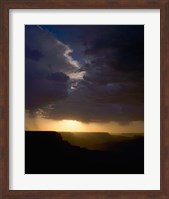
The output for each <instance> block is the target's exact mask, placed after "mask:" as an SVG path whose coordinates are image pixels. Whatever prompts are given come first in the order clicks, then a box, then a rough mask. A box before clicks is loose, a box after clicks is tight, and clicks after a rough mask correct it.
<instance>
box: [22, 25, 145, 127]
mask: <svg viewBox="0 0 169 199" xmlns="http://www.w3.org/2000/svg"><path fill="white" fill-rule="evenodd" d="M33 29H34V28H33ZM49 30H50V28H49ZM52 30H54V32H53V35H56V36H57V33H58V32H59V36H60V39H63V40H62V42H61V41H59V40H58V39H57V38H56V37H54V36H53V35H52V34H51V33H49V32H48V31H44V30H41V29H37V28H36V31H35V30H33V35H31V34H32V32H31V34H30V29H29V26H28V30H27V35H28V36H27V40H26V41H27V42H26V43H27V45H28V46H29V45H30V46H29V48H30V49H33V50H36V51H38V52H40V53H41V54H42V55H43V56H41V57H39V59H38V60H37V59H36V58H35V59H34V60H33V59H31V58H30V57H29V59H27V60H26V77H27V78H26V85H27V87H26V101H28V103H27V104H28V105H29V106H27V108H28V109H31V108H32V107H33V108H35V107H36V108H43V109H44V112H45V113H46V114H45V116H46V117H48V118H52V119H75V120H81V121H84V122H91V121H95V122H96V121H97V122H105V121H117V122H119V123H125V124H126V123H127V122H130V121H136V120H143V119H144V26H135V25H133V26H128V25H126V26H114V25H113V26H110V25H108V26H102V25H101V26H93V25H92V26H63V27H62V26H55V28H53V29H52ZM65 30H66V31H65ZM69 30H70V32H69ZM31 31H32V30H31ZM69 33H71V34H69ZM30 38H33V41H34V42H33V44H32V43H30V40H31V39H30ZM36 40H37V41H36ZM35 43H36V45H35ZM69 45H71V48H70V47H69ZM72 49H73V50H74V54H73V53H72V52H73V50H72ZM76 51H78V53H76ZM70 53H71V56H70ZM35 54H36V53H35ZM72 56H74V57H76V58H77V59H78V61H79V62H80V63H82V64H81V65H79V64H78V61H76V60H74V59H73V58H72ZM35 57H36V55H35ZM30 85H35V86H33V88H32V86H30ZM30 87H31V88H30ZM31 89H32V90H31ZM37 91H38V92H39V93H38V92H37ZM32 93H34V95H35V96H34V97H32V95H31V94H32ZM30 96H31V97H30ZM39 96H40V97H39ZM27 98H28V99H27Z"/></svg>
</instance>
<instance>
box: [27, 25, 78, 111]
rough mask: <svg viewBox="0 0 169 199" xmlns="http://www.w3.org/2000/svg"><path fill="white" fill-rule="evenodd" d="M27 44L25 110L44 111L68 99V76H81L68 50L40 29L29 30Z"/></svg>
mask: <svg viewBox="0 0 169 199" xmlns="http://www.w3.org/2000/svg"><path fill="white" fill-rule="evenodd" d="M25 44H26V45H25V103H26V109H29V110H34V109H37V108H43V107H44V106H46V105H48V104H49V103H51V102H55V101H57V100H61V99H64V98H65V97H67V96H68V90H69V87H70V82H69V79H70V78H69V76H70V77H71V75H72V74H74V73H77V76H78V75H79V73H78V72H77V71H78V70H79V67H78V62H76V61H75V60H73V59H72V58H71V56H70V55H69V54H70V53H71V52H72V50H71V49H70V48H69V46H67V45H65V44H63V43H62V42H60V41H59V40H57V39H56V38H55V37H54V36H53V35H52V34H51V33H49V32H48V31H44V30H43V29H41V28H40V27H38V26H26V28H25ZM70 73H71V74H70ZM77 79H78V78H77Z"/></svg>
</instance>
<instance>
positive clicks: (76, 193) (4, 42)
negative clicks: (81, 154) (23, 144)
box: [0, 0, 169, 199]
mask: <svg viewBox="0 0 169 199" xmlns="http://www.w3.org/2000/svg"><path fill="white" fill-rule="evenodd" d="M53 8H57V9H160V34H161V35H160V58H161V60H160V77H161V78H160V91H161V93H160V101H161V104H160V115H161V119H160V124H161V127H160V138H161V139H160V190H154V191H153V190H143V191H140V190H139V191H136V190H105V191H104V190H90V191H89V190H83V191H81V190H71V191H70V190H69V191H67V190H52V191H48V190H29V191H27V190H25V191H24V190H22V191H21V190H9V178H10V176H9V10H10V9H53ZM168 9H169V1H168V0H158V1H157V0H151V1H149V0H147V1H140V0H138V1H137V0H136V1H134V2H133V1H132V0H126V1H124V0H117V1H109V0H98V1H89V0H87V1H78V0H73V1H72V0H71V1H68V0H59V1H57V0H43V1H38V0H34V1H33V0H22V1H20V0H1V2H0V20H1V21H0V45H1V51H0V58H1V60H0V66H1V67H0V75H1V76H0V89H1V95H0V109H1V119H0V129H1V130H0V132H1V133H0V172H1V174H0V196H1V198H2V199H7V198H11V199H15V198H22V199H23V198H25V199H26V198H30V199H31V198H32V199H35V198H37V199H38V198H44V199H45V198H63V199H68V198H74V199H76V198H77V199H94V198H97V199H101V198H105V199H110V198H119V199H123V198H124V199H125V198H130V199H132V198H133V199H134V198H138V199H139V198H140V199H141V198H145V199H154V198H156V199H167V198H168V197H169V191H168V181H169V170H168V169H169V168H168V165H169V139H168V130H169V126H168V108H169V100H168V97H169V96H168V94H169V93H168V88H167V85H168V80H169V73H168V72H169V71H168V64H169V58H168V48H169V35H168V31H169V29H168V25H169V24H168V19H169V11H168Z"/></svg>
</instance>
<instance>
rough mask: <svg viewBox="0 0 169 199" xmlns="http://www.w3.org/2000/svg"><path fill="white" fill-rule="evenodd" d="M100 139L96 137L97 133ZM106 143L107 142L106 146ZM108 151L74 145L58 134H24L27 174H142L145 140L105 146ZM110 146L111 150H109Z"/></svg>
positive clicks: (125, 141)
mask: <svg viewBox="0 0 169 199" xmlns="http://www.w3.org/2000/svg"><path fill="white" fill-rule="evenodd" d="M98 136H99V134H98ZM105 144H106V143H105ZM107 145H108V146H109V147H108V150H105V151H101V150H100V151H99V150H89V149H86V148H81V147H79V146H73V145H72V144H70V143H69V142H67V141H65V140H63V139H62V136H61V135H60V134H59V133H57V132H52V131H38V132H37V131H26V132H25V173H26V174H143V173H144V137H143V136H138V137H137V136H136V137H135V138H133V139H125V140H122V141H118V142H117V141H116V140H114V141H113V139H112V140H111V141H110V142H108V143H107ZM110 145H111V146H112V147H110Z"/></svg>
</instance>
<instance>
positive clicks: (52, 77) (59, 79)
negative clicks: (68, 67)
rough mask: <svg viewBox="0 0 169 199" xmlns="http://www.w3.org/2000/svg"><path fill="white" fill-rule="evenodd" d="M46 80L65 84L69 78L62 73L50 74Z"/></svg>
mask: <svg viewBox="0 0 169 199" xmlns="http://www.w3.org/2000/svg"><path fill="white" fill-rule="evenodd" d="M47 79H48V80H53V81H55V82H67V81H68V80H69V77H68V76H67V75H65V74H64V73H62V72H56V73H51V74H49V75H48V76H47Z"/></svg>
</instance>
